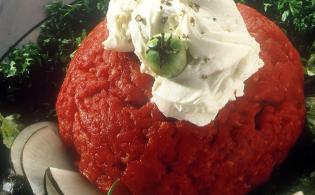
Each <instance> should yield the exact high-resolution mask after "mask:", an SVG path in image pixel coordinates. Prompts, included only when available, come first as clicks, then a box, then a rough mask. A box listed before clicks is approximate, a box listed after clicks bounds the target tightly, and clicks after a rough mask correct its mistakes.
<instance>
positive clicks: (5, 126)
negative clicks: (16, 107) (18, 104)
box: [0, 114, 23, 149]
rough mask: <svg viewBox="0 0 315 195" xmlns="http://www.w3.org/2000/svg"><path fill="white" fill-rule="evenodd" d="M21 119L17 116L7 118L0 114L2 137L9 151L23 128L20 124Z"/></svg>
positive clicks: (0, 132)
mask: <svg viewBox="0 0 315 195" xmlns="http://www.w3.org/2000/svg"><path fill="white" fill-rule="evenodd" d="M19 117H20V116H19V115H16V114H15V115H9V116H6V117H4V116H2V114H0V124H1V126H0V134H1V135H2V141H3V144H4V145H5V146H6V147H7V148H9V149H10V148H11V146H12V144H13V141H14V140H15V138H16V136H17V135H18V134H19V133H20V131H21V130H22V128H23V125H21V124H20V123H19V122H18V119H19Z"/></svg>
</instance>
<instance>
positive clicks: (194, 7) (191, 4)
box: [188, 2, 200, 12]
mask: <svg viewBox="0 0 315 195" xmlns="http://www.w3.org/2000/svg"><path fill="white" fill-rule="evenodd" d="M188 6H189V7H191V9H193V10H194V11H195V12H199V8H200V5H198V4H197V3H194V2H189V3H188Z"/></svg>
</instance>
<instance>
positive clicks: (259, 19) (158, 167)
mask: <svg viewBox="0 0 315 195" xmlns="http://www.w3.org/2000/svg"><path fill="white" fill-rule="evenodd" d="M238 8H239V10H240V12H241V14H242V16H243V18H244V20H245V23H246V25H247V28H248V31H249V32H250V33H251V35H252V36H253V37H255V39H256V40H257V41H258V42H259V43H260V46H261V54H260V57H261V58H262V59H263V61H264V66H263V67H262V68H261V69H260V70H259V71H258V72H256V73H255V74H254V75H253V76H251V77H250V79H248V80H247V81H246V82H245V90H244V96H242V97H238V98H237V99H236V100H235V101H231V102H229V103H228V104H227V105H225V107H224V108H223V109H221V110H220V112H219V113H218V115H217V117H216V118H215V120H214V121H212V122H211V123H210V124H209V125H207V126H204V127H197V126H195V125H193V124H191V123H189V122H186V121H178V120H176V119H171V118H166V117H164V116H163V114H161V112H160V111H159V110H158V108H157V107H156V106H155V105H154V104H153V103H151V102H150V98H151V96H152V94H151V88H152V84H153V78H152V77H151V76H149V75H146V74H142V73H141V72H140V68H139V61H138V59H137V57H136V56H135V55H134V54H132V53H118V52H113V51H109V50H104V48H103V45H102V42H103V41H104V40H105V39H106V37H107V36H108V32H106V30H105V29H106V23H105V22H102V23H101V24H99V25H98V26H97V27H96V28H95V29H94V30H93V31H92V32H91V33H90V34H89V35H88V37H87V38H86V39H85V40H84V41H83V43H82V44H81V46H80V48H79V49H78V50H77V52H76V54H75V57H74V58H73V60H72V61H71V63H70V66H69V69H68V72H67V75H66V78H65V80H64V83H63V85H62V88H61V91H60V94H59V97H58V100H57V113H58V120H59V127H60V134H61V136H62V138H63V140H64V142H65V143H66V144H67V145H69V147H71V148H73V149H74V151H75V153H76V154H77V161H76V162H77V166H78V168H79V170H80V172H81V173H82V174H83V175H84V176H85V177H86V178H88V179H89V180H90V181H91V182H92V183H95V184H96V186H97V187H98V188H99V189H101V190H102V191H104V192H105V191H107V190H108V189H109V188H110V186H111V185H112V183H113V182H114V181H115V180H116V179H118V178H120V180H121V181H122V182H123V183H124V185H126V186H127V187H128V188H129V190H130V191H131V192H132V193H133V194H244V193H247V192H249V191H250V190H252V189H253V188H254V187H256V186H257V185H259V184H261V183H263V182H265V181H266V180H267V179H268V178H269V176H270V174H271V172H272V169H273V167H274V166H276V165H279V164H280V163H281V162H282V161H283V160H284V158H285V157H286V155H287V153H288V151H289V149H290V148H291V147H292V146H293V144H294V143H295V141H296V140H297V138H298V136H299V134H300V132H301V129H302V127H303V123H304V114H305V108H304V93H303V70H302V65H301V63H300V57H299V54H298V52H297V51H296V50H295V48H294V47H293V46H292V44H291V43H290V41H289V40H288V38H287V37H286V36H285V34H284V33H283V32H282V31H281V30H280V29H279V28H278V27H277V26H276V25H275V24H273V23H272V22H271V21H270V20H268V19H267V18H266V17H264V16H262V15H261V14H260V13H258V12H257V11H256V10H254V9H251V8H249V7H246V6H244V5H238Z"/></svg>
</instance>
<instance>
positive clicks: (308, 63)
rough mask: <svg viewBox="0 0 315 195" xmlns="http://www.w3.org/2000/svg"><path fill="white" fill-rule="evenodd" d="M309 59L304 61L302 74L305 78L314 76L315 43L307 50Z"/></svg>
mask: <svg viewBox="0 0 315 195" xmlns="http://www.w3.org/2000/svg"><path fill="white" fill-rule="evenodd" d="M309 52H310V57H309V59H308V60H304V72H305V75H306V76H309V77H312V76H315V42H314V43H313V45H312V47H311V48H310V50H309Z"/></svg>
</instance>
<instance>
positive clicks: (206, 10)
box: [104, 0, 263, 126]
mask: <svg viewBox="0 0 315 195" xmlns="http://www.w3.org/2000/svg"><path fill="white" fill-rule="evenodd" d="M107 28H108V30H109V36H108V38H107V40H106V41H105V42H104V46H105V48H106V49H112V50H116V51H120V52H132V51H134V52H135V54H136V55H137V56H138V57H139V59H140V61H141V71H142V72H144V73H147V74H150V75H152V76H153V77H155V82H154V85H153V87H152V95H153V97H152V99H151V101H152V102H154V103H155V104H156V105H157V107H158V108H159V110H160V111H161V112H162V113H163V114H164V115H165V116H167V117H173V118H176V119H179V120H187V121H189V122H191V123H193V124H195V125H198V126H204V125H207V124H209V123H210V122H211V121H212V120H213V119H214V118H215V117H216V115H217V113H218V112H219V111H220V109H221V108H223V107H224V106H225V105H226V103H228V102H229V101H231V100H235V99H236V97H239V96H242V95H243V94H244V92H243V91H244V81H245V80H247V79H248V78H249V77H250V76H252V75H253V74H254V73H255V72H256V71H257V70H258V69H259V68H261V67H262V66H263V61H262V60H261V59H260V57H259V52H260V46H259V44H258V43H257V42H256V40H255V39H254V38H253V37H251V36H250V34H249V32H248V31H247V28H246V25H245V23H244V21H243V18H242V16H241V14H240V12H239V11H238V9H237V7H236V5H235V3H234V1H233V0H111V1H110V3H109V10H108V12H107ZM162 32H165V33H166V32H170V33H173V34H175V35H178V36H180V37H181V38H182V40H183V41H185V42H186V43H187V46H188V51H189V53H190V58H189V59H188V64H187V67H186V69H185V70H184V71H183V72H182V73H181V74H180V75H178V76H177V77H175V78H171V79H168V78H164V77H161V76H158V75H156V74H155V73H154V72H153V71H151V69H150V67H149V65H148V64H147V63H146V60H145V58H144V52H145V45H146V43H147V42H148V40H149V39H150V38H151V37H152V36H154V35H156V34H160V33H162Z"/></svg>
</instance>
